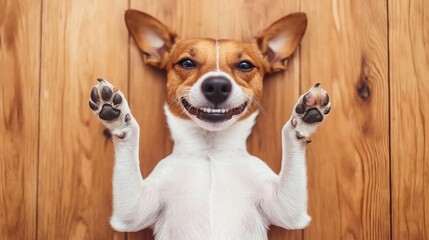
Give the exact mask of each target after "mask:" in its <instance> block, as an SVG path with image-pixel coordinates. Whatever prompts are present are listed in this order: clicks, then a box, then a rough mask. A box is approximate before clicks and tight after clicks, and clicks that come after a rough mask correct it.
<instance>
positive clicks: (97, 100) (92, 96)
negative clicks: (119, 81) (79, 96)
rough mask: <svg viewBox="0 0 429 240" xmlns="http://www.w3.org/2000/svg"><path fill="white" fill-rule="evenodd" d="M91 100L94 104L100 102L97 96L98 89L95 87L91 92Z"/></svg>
mask: <svg viewBox="0 0 429 240" xmlns="http://www.w3.org/2000/svg"><path fill="white" fill-rule="evenodd" d="M91 100H92V101H93V102H95V103H98V102H99V101H100V96H99V95H98V89H97V88H96V87H94V88H92V90H91Z"/></svg>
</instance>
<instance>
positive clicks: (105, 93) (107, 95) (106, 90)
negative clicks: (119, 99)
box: [101, 86, 113, 101]
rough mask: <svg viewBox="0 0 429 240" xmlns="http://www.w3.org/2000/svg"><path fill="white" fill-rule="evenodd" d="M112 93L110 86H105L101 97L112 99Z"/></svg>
mask: <svg viewBox="0 0 429 240" xmlns="http://www.w3.org/2000/svg"><path fill="white" fill-rule="evenodd" d="M112 94H113V92H112V90H111V89H110V88H109V87H108V86H104V87H103V90H101V97H102V98H103V100H104V101H108V100H110V98H111V97H112Z"/></svg>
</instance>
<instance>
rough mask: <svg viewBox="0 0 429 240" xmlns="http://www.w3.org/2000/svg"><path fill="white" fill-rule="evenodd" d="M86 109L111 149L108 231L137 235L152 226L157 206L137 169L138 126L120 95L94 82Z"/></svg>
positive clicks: (150, 184)
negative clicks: (108, 135)
mask: <svg viewBox="0 0 429 240" xmlns="http://www.w3.org/2000/svg"><path fill="white" fill-rule="evenodd" d="M89 106H90V108H91V109H92V110H93V111H94V113H96V114H97V115H98V116H99V118H100V119H101V121H102V123H103V124H104V125H105V126H106V127H107V128H108V129H109V130H110V132H111V133H112V137H113V143H114V147H115V165H114V170H113V215H112V218H111V220H110V223H111V225H112V227H113V228H114V229H115V230H118V231H137V230H140V229H143V228H145V227H147V226H150V225H152V224H153V223H154V221H155V219H156V217H157V213H158V211H159V208H160V206H161V203H160V196H159V194H158V189H157V187H156V184H155V183H153V182H149V181H147V180H145V181H143V178H142V176H141V173H140V168H139V158H138V157H139V156H138V155H139V134H140V129H139V125H138V123H137V122H136V120H135V119H134V117H133V116H132V115H131V111H130V109H129V106H128V103H127V101H126V99H125V97H124V95H123V94H122V93H121V92H120V91H119V90H118V89H116V88H114V87H113V86H112V85H111V84H110V83H109V82H107V81H106V80H104V79H98V84H97V85H96V86H95V87H94V88H93V89H92V91H91V99H90V101H89Z"/></svg>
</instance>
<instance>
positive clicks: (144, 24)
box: [89, 10, 331, 240]
mask: <svg viewBox="0 0 429 240" xmlns="http://www.w3.org/2000/svg"><path fill="white" fill-rule="evenodd" d="M125 21H126V25H127V27H128V30H129V32H130V33H131V35H132V37H133V39H134V41H135V43H136V44H137V45H138V47H139V48H140V49H141V50H142V52H143V60H144V62H145V63H146V64H149V65H152V66H155V67H158V68H161V69H165V70H166V71H167V103H166V105H165V107H164V110H165V115H166V117H167V122H168V126H169V129H170V131H171V135H172V139H173V141H174V148H173V151H172V153H171V155H169V156H168V157H166V158H165V159H163V160H162V161H160V162H159V163H158V165H157V166H156V167H155V169H154V170H153V171H152V173H151V174H150V175H149V176H148V177H147V178H145V179H143V177H142V176H141V173H140V168H139V125H138V123H137V122H136V120H135V118H134V117H133V115H132V114H131V111H130V108H129V105H128V103H127V100H126V98H125V97H124V94H123V93H122V92H121V91H120V90H118V89H116V88H115V87H114V86H112V84H110V83H109V82H108V81H106V80H104V79H101V78H100V79H98V83H97V84H96V85H95V87H94V88H93V89H92V90H91V93H90V100H89V106H90V108H91V109H92V111H93V112H94V113H95V114H96V115H97V116H98V118H99V119H100V120H101V122H102V123H103V124H104V125H105V126H106V127H107V128H108V129H109V130H110V132H111V133H112V136H113V143H114V149H115V164H114V170H113V213H112V217H111V219H110V224H111V226H112V228H113V229H115V230H117V231H124V232H125V231H127V232H128V231H130V232H133V231H138V230H141V229H144V228H147V227H153V229H154V234H155V239H157V240H176V239H177V240H181V239H183V240H193V239H196V240H202V239H210V240H215V239H222V240H225V239H232V240H241V239H245V240H261V239H267V238H268V237H267V231H268V227H269V226H270V225H277V226H280V227H283V228H286V229H302V228H305V227H306V226H307V225H308V224H309V223H310V220H311V218H310V216H309V215H308V214H307V176H306V163H305V161H306V160H305V149H306V146H307V144H308V142H309V140H308V137H309V136H310V135H311V134H312V133H314V131H315V130H316V128H317V126H318V125H319V124H320V123H321V122H322V121H323V120H324V119H325V118H326V117H327V115H328V114H329V111H330V109H331V104H330V102H329V96H328V94H327V93H326V91H325V90H323V89H322V87H321V84H319V83H317V84H315V85H314V87H312V88H311V89H310V90H309V91H308V92H307V93H305V94H303V95H302V96H300V97H299V99H298V100H297V103H296V105H295V107H294V109H293V111H292V115H291V117H290V120H288V121H287V122H286V124H285V125H284V127H283V129H282V151H283V153H282V166H281V171H280V174H279V175H277V174H275V173H274V172H273V171H272V170H271V169H270V168H269V167H268V166H267V165H266V164H265V163H264V162H263V161H262V160H260V159H258V158H257V157H254V156H251V155H250V154H249V153H248V152H247V149H246V139H247V137H248V136H249V134H250V132H251V129H252V126H253V125H254V123H255V119H256V117H257V114H258V109H259V105H260V101H261V98H262V90H263V78H264V75H265V74H269V73H273V72H277V71H281V70H284V69H285V68H286V66H287V60H288V59H289V57H290V56H291V55H292V54H293V52H294V51H295V49H296V48H297V46H298V44H299V43H300V41H301V39H302V37H303V35H304V33H305V30H306V27H307V16H306V14H304V13H293V14H290V15H287V16H285V17H283V18H281V19H280V20H278V21H276V22H275V23H273V24H272V25H271V26H270V27H268V28H267V29H265V30H264V31H262V32H261V33H260V34H258V35H257V36H256V37H255V38H254V40H253V41H251V42H240V41H234V40H216V39H208V38H206V39H187V40H180V39H179V38H178V35H177V34H176V33H175V32H174V31H173V30H171V29H170V28H169V27H167V26H166V25H164V24H163V23H161V22H160V21H159V20H157V19H155V18H154V17H152V16H150V15H148V14H146V13H143V12H140V11H137V10H127V11H126V13H125ZM144 127H150V126H144Z"/></svg>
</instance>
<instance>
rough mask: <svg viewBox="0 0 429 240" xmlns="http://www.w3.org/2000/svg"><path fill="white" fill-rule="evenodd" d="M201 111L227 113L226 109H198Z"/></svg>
mask: <svg viewBox="0 0 429 240" xmlns="http://www.w3.org/2000/svg"><path fill="white" fill-rule="evenodd" d="M200 110H201V111H203V112H206V113H226V112H228V109H224V108H222V109H220V108H218V109H212V108H200Z"/></svg>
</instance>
